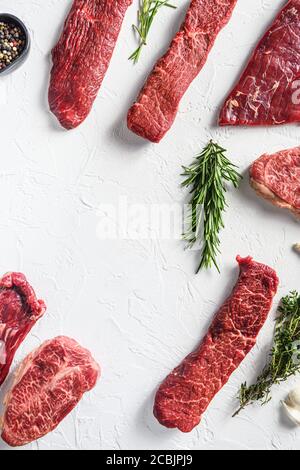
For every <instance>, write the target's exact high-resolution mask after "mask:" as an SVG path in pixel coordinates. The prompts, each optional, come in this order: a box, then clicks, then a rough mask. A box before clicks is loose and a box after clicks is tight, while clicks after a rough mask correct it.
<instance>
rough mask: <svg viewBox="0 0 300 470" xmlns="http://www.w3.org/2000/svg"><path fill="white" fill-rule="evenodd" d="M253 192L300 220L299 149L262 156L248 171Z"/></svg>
mask: <svg viewBox="0 0 300 470" xmlns="http://www.w3.org/2000/svg"><path fill="white" fill-rule="evenodd" d="M250 183H251V185H252V187H253V189H255V191H256V192H257V193H258V194H259V196H262V197H263V198H264V199H267V200H268V201H270V202H271V203H272V204H274V205H275V206H278V207H283V208H285V209H289V210H290V211H291V212H292V213H293V214H294V215H295V216H296V217H298V218H300V147H296V148H292V149H289V150H283V151H281V152H277V153H275V154H273V155H268V154H265V155H262V156H261V157H260V158H259V159H258V160H256V161H255V162H254V163H253V165H252V167H251V169H250Z"/></svg>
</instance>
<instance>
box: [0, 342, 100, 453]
mask: <svg viewBox="0 0 300 470" xmlns="http://www.w3.org/2000/svg"><path fill="white" fill-rule="evenodd" d="M99 376H100V368H99V366H98V364H97V363H96V362H95V361H94V359H93V358H92V356H91V354H90V352H89V351H87V350H86V349H84V348H82V347H81V346H80V345H79V344H78V343H77V342H76V341H75V340H73V339H70V338H67V337H65V336H58V337H57V338H54V339H52V340H50V341H46V342H45V343H44V344H42V345H41V346H40V347H39V348H38V349H37V350H36V351H34V352H32V353H31V354H29V356H27V357H26V358H25V359H24V361H23V362H22V364H21V366H20V369H19V371H18V372H17V375H16V378H15V382H14V385H13V387H12V389H11V391H10V392H9V394H8V396H7V397H6V400H5V405H6V409H5V413H4V418H3V427H2V439H3V440H4V441H5V442H7V443H8V444H9V445H11V446H13V447H16V446H23V445H25V444H28V443H29V442H32V441H34V440H36V439H39V438H40V437H42V436H44V435H45V434H47V433H49V432H50V431H53V429H55V428H56V426H57V425H58V424H59V423H60V422H61V421H62V419H63V418H65V417H66V416H67V414H69V413H70V411H72V410H73V408H74V407H75V406H76V405H77V403H78V402H79V401H80V399H81V398H82V395H83V394H84V393H85V392H87V391H89V390H91V389H92V388H93V387H94V386H95V385H96V382H97V380H98V378H99Z"/></svg>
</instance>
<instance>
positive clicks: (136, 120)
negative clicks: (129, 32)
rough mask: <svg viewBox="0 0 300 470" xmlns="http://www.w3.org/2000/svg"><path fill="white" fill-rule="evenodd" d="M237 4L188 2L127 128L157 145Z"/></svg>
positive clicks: (228, 0)
mask: <svg viewBox="0 0 300 470" xmlns="http://www.w3.org/2000/svg"><path fill="white" fill-rule="evenodd" d="M236 2H237V0H222V1H220V0H192V1H191V4H190V7H189V9H188V12H187V15H186V18H185V21H184V23H183V25H182V27H181V29H180V31H179V32H178V33H177V35H176V36H175V38H174V39H173V42H172V43H171V45H170V48H169V50H168V51H167V53H166V54H165V55H164V56H163V57H162V58H161V59H160V60H159V61H158V62H157V64H156V66H155V67H154V69H153V71H152V73H151V74H150V76H149V78H148V80H147V82H146V84H145V85H144V88H143V89H142V91H141V93H140V95H139V97H138V99H137V102H136V103H135V104H134V105H133V106H132V107H131V109H130V110H129V113H128V119H127V122H128V128H129V129H131V130H132V131H133V132H135V133H136V134H138V135H140V136H141V137H144V138H145V139H148V140H150V141H152V142H159V141H160V140H161V139H162V138H163V136H164V135H165V134H166V132H167V131H168V130H169V129H170V127H171V126H172V124H173V122H174V120H175V117H176V114H177V110H178V106H179V103H180V100H181V98H182V96H183V95H184V93H185V92H186V90H187V89H188V87H189V86H190V84H191V82H192V81H193V80H194V78H195V77H196V76H197V75H198V73H199V72H200V70H201V69H202V67H203V66H204V64H205V62H206V59H207V56H208V54H209V52H210V50H211V48H212V46H213V44H214V42H215V39H216V37H217V35H218V33H219V31H220V30H221V29H222V28H223V27H224V26H225V25H226V24H227V22H228V21H229V19H230V17H231V14H232V11H233V9H234V7H235V4H236Z"/></svg>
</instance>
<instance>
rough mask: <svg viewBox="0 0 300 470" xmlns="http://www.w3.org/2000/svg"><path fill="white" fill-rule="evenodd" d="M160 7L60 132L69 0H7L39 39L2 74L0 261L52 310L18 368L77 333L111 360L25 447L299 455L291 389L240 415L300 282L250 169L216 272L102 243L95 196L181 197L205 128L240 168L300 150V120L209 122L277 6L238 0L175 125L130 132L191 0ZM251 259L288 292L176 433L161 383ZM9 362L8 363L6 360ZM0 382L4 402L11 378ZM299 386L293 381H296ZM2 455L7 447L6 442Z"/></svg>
mask: <svg viewBox="0 0 300 470" xmlns="http://www.w3.org/2000/svg"><path fill="white" fill-rule="evenodd" d="M174 1H175V3H177V4H179V7H178V10H177V11H173V10H168V9H165V10H164V11H161V13H160V14H159V15H158V17H157V19H156V21H155V23H154V25H153V28H152V31H151V35H150V40H149V46H148V47H147V48H146V49H145V50H144V52H143V54H142V59H141V61H140V63H139V64H138V65H137V66H135V67H134V66H133V65H132V64H131V63H130V62H129V61H128V60H127V57H128V56H129V54H130V53H131V52H132V50H133V48H134V46H135V40H134V37H133V35H132V32H131V24H132V23H133V22H134V21H135V19H136V11H137V4H138V2H137V0H134V2H133V5H132V6H131V7H130V8H129V10H128V13H127V15H126V18H125V21H124V25H123V29H122V32H121V35H120V38H119V41H118V44H117V47H116V50H115V53H114V56H113V60H112V62H111V66H110V68H109V71H108V73H107V75H106V78H105V81H104V83H103V86H102V89H101V91H100V93H99V96H98V99H97V101H96V103H95V105H94V107H93V111H92V113H91V115H90V116H89V118H88V119H87V120H86V121H85V123H84V124H83V125H82V126H81V127H79V128H78V129H77V130H74V131H72V132H66V131H63V130H61V129H60V128H59V127H58V125H57V124H56V122H55V120H54V119H53V117H52V116H51V114H50V113H49V112H48V106H47V87H48V79H49V71H50V56H49V53H50V50H51V48H52V46H53V45H54V44H55V43H56V41H57V39H58V34H59V31H60V30H61V26H62V23H63V20H64V18H65V16H66V13H67V11H68V9H69V7H70V5H71V0H13V2H12V1H11V0H1V2H0V6H1V8H0V10H1V11H2V12H11V13H14V14H16V15H17V16H19V17H21V18H22V19H23V20H24V22H25V23H26V24H27V25H28V27H29V29H30V31H31V35H32V50H31V54H30V58H29V59H28V61H27V62H26V64H25V65H24V66H23V67H22V68H21V69H19V70H18V71H16V72H15V73H13V74H12V75H9V76H7V77H2V78H1V79H0V107H1V130H0V135H1V165H0V177H1V180H0V197H1V204H0V245H1V256H0V271H1V273H5V272H6V271H10V270H18V271H22V272H24V273H25V274H26V276H27V277H28V279H29V280H30V282H31V283H32V285H33V286H34V288H35V290H36V293H37V295H38V296H39V297H41V298H43V299H45V301H46V303H47V306H48V310H47V313H46V314H45V316H44V318H43V319H42V320H40V322H39V323H38V324H37V325H36V326H35V328H34V329H33V330H32V333H31V334H30V335H29V336H28V338H27V339H26V341H25V342H24V344H23V345H22V347H20V349H19V350H18V352H17V355H16V358H15V363H14V367H15V366H16V365H17V364H18V362H19V361H20V360H21V359H23V358H24V356H25V355H26V354H27V353H28V352H29V351H31V350H32V349H33V348H35V347H37V346H39V345H40V344H41V342H42V341H44V340H46V339H49V338H52V337H54V336H56V335H59V334H64V335H69V336H72V337H74V338H76V339H77V340H78V341H79V342H80V343H82V345H83V346H86V347H87V348H89V349H90V350H91V352H92V353H93V355H94V356H95V358H96V359H97V360H98V361H99V363H100V364H101V366H102V377H101V380H100V381H99V383H98V385H97V386H96V388H95V389H94V390H93V391H92V393H90V394H87V395H86V396H85V397H84V399H83V400H82V402H81V403H80V404H79V406H78V407H77V408H76V409H75V410H74V412H73V413H72V414H70V415H69V416H68V417H67V418H66V419H65V420H64V421H63V422H62V423H61V424H60V426H59V427H58V428H57V429H56V430H55V431H54V432H53V433H51V434H50V435H48V436H46V437H45V438H43V439H41V440H40V441H39V442H35V443H33V444H31V445H29V446H27V448H28V449H256V448H257V449H300V430H298V429H297V428H295V427H293V426H292V425H291V424H290V423H289V422H288V421H287V420H286V418H285V417H284V415H283V414H282V411H281V407H280V400H282V399H283V398H284V397H285V396H286V393H287V392H288V390H289V388H290V387H291V386H292V385H293V384H294V383H295V382H297V379H294V380H291V381H290V382H289V383H287V384H286V385H285V384H284V385H282V386H280V387H275V388H274V390H273V400H272V402H271V403H270V404H268V405H267V406H265V407H264V408H261V407H259V406H251V407H249V408H248V409H247V410H246V411H244V412H243V413H242V414H241V415H240V416H239V417H237V418H235V419H232V418H231V414H232V412H233V411H234V410H235V408H236V406H237V401H236V399H235V396H236V394H237V390H238V387H239V385H240V383H241V382H242V381H245V380H249V381H251V380H253V379H254V378H255V376H256V375H257V373H258V372H260V369H261V366H262V365H263V363H264V362H265V360H266V355H267V353H268V350H269V347H270V343H271V338H272V334H273V325H274V316H275V306H276V305H277V303H278V301H279V300H280V298H281V296H282V295H284V294H286V293H287V292H288V291H289V290H291V289H297V288H298V289H299V267H300V258H299V256H297V254H296V253H294V252H293V251H292V245H293V243H295V242H297V241H300V235H299V226H298V225H297V223H296V222H295V221H294V220H293V218H292V217H291V216H290V215H289V214H287V213H285V212H282V211H280V210H278V209H276V208H272V207H270V206H269V205H268V204H267V203H265V202H261V201H260V200H259V199H258V198H257V197H256V195H255V194H254V193H253V192H252V190H251V189H250V188H249V185H248V180H247V177H246V178H245V179H244V181H243V183H242V186H241V188H240V190H239V191H237V192H232V191H231V192H230V193H229V194H228V198H229V201H230V207H229V209H228V211H227V213H226V217H225V221H226V229H225V230H224V231H223V232H222V235H221V238H222V256H221V257H220V264H221V269H222V273H221V275H219V274H218V273H217V272H215V271H211V272H202V273H200V274H199V275H198V276H196V275H195V274H194V271H195V267H196V262H197V259H198V258H197V253H195V252H186V251H184V245H183V243H182V242H181V241H178V240H131V241H130V240H110V241H109V240H107V241H104V240H100V239H99V237H98V236H97V227H98V224H99V220H100V219H101V217H103V214H101V211H99V206H100V204H103V203H112V204H114V205H117V204H118V201H119V200H120V198H121V197H125V196H126V197H127V198H128V201H129V203H139V204H145V205H150V204H157V203H166V204H172V203H173V202H177V203H183V201H184V200H185V196H186V195H185V192H184V191H183V190H182V189H181V188H180V182H181V181H182V179H181V177H180V173H181V165H188V164H190V163H191V161H192V159H193V157H194V155H195V154H196V153H197V152H198V151H199V150H201V149H202V148H203V146H204V145H205V144H206V143H207V141H208V140H209V139H210V138H211V137H212V138H213V139H216V140H217V141H218V142H219V143H220V144H222V145H223V146H224V147H226V148H227V149H228V155H229V156H230V158H231V159H232V160H233V161H234V162H236V163H237V164H238V165H239V166H240V168H241V171H242V172H244V173H245V175H247V169H248V167H249V165H250V163H251V162H252V161H253V160H254V159H255V158H257V157H258V156H260V155H261V154H262V153H264V152H273V151H276V150H280V149H283V148H287V147H291V146H296V145H298V144H299V135H300V134H299V132H300V131H299V127H298V126H282V127H273V128H261V129H240V128H236V129H234V128H230V129H229V128H223V129H220V128H218V127H216V117H217V113H218V110H219V108H220V105H221V103H222V102H223V100H224V98H225V95H227V93H228V92H229V90H230V88H231V86H232V85H233V83H234V81H235V80H236V79H237V77H238V76H239V74H240V72H241V70H242V68H243V66H244V64H245V61H246V60H247V57H248V56H249V53H250V51H251V49H252V48H253V46H254V45H255V44H256V43H257V41H258V39H259V37H260V36H261V34H262V33H263V32H264V30H265V28H266V27H267V25H268V24H270V22H271V21H272V19H273V18H274V15H275V14H276V13H277V11H278V10H279V8H280V7H281V6H282V5H283V4H284V1H282V0H251V1H249V0H239V1H238V4H237V7H236V10H235V11H234V14H233V17H232V20H231V21H230V23H229V24H228V26H227V27H226V28H225V29H224V30H223V31H222V33H221V34H220V36H219V37H218V40H217V42H216V44H215V47H214V48H213V51H212V53H211V54H210V56H209V59H208V62H207V64H206V66H205V67H204V69H203V71H202V72H201V74H200V75H199V77H198V78H197V79H196V80H195V81H194V83H193V84H192V86H191V87H190V89H189V91H188V92H187V93H186V95H185V97H184V99H183V100H182V103H181V106H180V112H179V114H178V117H177V119H176V122H175V124H174V126H173V128H172V129H171V131H170V132H169V133H168V135H167V136H166V138H165V139H164V140H163V141H162V142H161V143H160V144H159V145H155V144H150V143H147V142H144V141H142V140H141V139H139V138H137V137H136V136H134V135H133V134H131V133H130V132H129V131H128V130H127V129H126V124H125V116H126V111H127V109H128V107H129V105H130V104H131V102H132V101H133V99H134V97H135V96H136V94H137V92H138V90H139V89H140V86H141V84H142V82H143V81H144V79H145V77H146V76H147V73H148V72H149V71H150V70H151V68H152V66H153V64H154V62H155V60H156V59H157V58H158V57H159V56H160V55H161V53H162V52H163V51H164V50H165V49H166V46H167V44H168V43H169V41H170V40H171V38H172V36H173V34H174V33H175V31H176V30H177V28H178V26H179V24H180V22H181V20H182V18H183V17H184V13H185V10H186V7H187V4H188V1H187V0H184V1H179V0H178V2H177V1H176V0H174ZM237 254H241V255H243V256H247V255H252V256H253V257H254V258H255V259H257V260H258V261H261V262H264V263H267V264H269V265H270V266H272V267H274V268H275V269H276V270H277V272H278V275H279V277H280V280H281V282H280V289H279V293H278V295H277V297H276V300H275V305H274V309H273V311H272V313H271V314H270V317H269V320H268V321H267V324H266V325H265V327H264V329H263V331H262V332H261V334H260V335H259V338H258V342H257V346H256V347H255V348H254V349H253V351H252V352H251V353H250V354H249V355H248V357H247V358H246V360H245V361H244V362H243V364H242V365H241V367H240V368H239V369H238V370H237V371H236V372H235V373H234V374H233V376H232V377H231V379H230V380H229V383H228V384H227V385H226V386H225V387H224V388H223V389H222V391H221V392H220V393H219V394H218V396H217V397H216V398H215V399H214V401H213V402H212V404H211V406H210V407H209V409H208V411H207V412H206V413H205V416H204V417H203V419H202V422H201V424H200V425H199V426H198V427H197V428H196V429H195V430H194V431H193V432H191V433H190V434H187V435H185V434H181V433H180V432H179V431H175V430H167V429H164V428H163V427H161V426H160V425H159V424H158V423H157V422H156V421H155V419H154V418H153V415H152V404H153V396H154V392H155V390H156V388H157V386H158V384H159V383H160V381H161V380H162V379H164V377H165V376H166V374H167V373H168V372H170V371H171V369H172V368H173V367H174V366H176V365H177V364H178V363H179V362H180V361H181V360H182V359H183V358H184V357H185V355H186V354H187V353H189V352H190V351H191V350H192V349H193V348H194V347H195V346H196V345H197V344H198V342H199V340H200V339H201V338H202V336H203V334H204V333H205V331H206V329H207V326H208V325H209V323H210V321H211V319H212V318H213V315H214V313H215V311H216V309H217V308H218V306H219V305H220V304H221V303H222V301H223V300H224V298H225V297H226V296H227V295H228V293H229V292H230V290H231V288H232V286H233V285H234V283H235V280H236V278H237V274H238V273H237V265H236V262H235V256H236V255H237ZM12 370H13V369H12ZM11 377H12V374H11V375H10V379H8V381H7V382H6V384H5V385H4V386H3V388H2V391H1V399H2V398H3V396H4V394H5V392H6V390H7V389H8V386H9V384H10V381H11ZM298 381H300V378H298ZM0 449H8V447H7V446H6V445H5V444H4V443H1V444H0Z"/></svg>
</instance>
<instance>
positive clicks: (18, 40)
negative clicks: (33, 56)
mask: <svg viewBox="0 0 300 470" xmlns="http://www.w3.org/2000/svg"><path fill="white" fill-rule="evenodd" d="M29 50H30V36H29V32H28V29H27V28H26V26H25V25H24V23H23V22H22V21H21V20H20V19H19V18H17V17H16V16H14V15H11V14H9V13H0V75H6V74H8V73H10V72H13V71H14V70H16V69H17V68H19V67H20V65H22V64H23V62H24V61H25V60H26V58H27V56H28V53H29Z"/></svg>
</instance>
